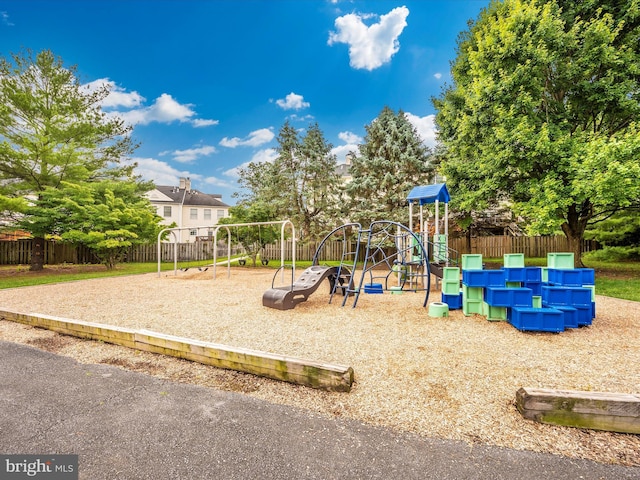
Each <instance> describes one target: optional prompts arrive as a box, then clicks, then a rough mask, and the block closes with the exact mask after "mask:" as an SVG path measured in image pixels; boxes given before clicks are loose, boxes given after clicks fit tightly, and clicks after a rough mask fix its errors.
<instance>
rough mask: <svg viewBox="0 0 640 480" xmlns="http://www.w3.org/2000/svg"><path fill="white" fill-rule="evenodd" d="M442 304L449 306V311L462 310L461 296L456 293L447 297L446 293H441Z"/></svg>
mask: <svg viewBox="0 0 640 480" xmlns="http://www.w3.org/2000/svg"><path fill="white" fill-rule="evenodd" d="M442 303H446V304H447V305H449V310H459V309H460V308H462V294H461V293H458V294H457V295H447V294H446V293H443V294H442Z"/></svg>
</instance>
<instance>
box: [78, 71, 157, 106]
mask: <svg viewBox="0 0 640 480" xmlns="http://www.w3.org/2000/svg"><path fill="white" fill-rule="evenodd" d="M104 86H107V87H108V88H109V95H107V97H106V98H105V99H104V100H103V101H102V107H103V108H118V107H124V108H136V107H139V106H140V105H142V103H143V102H144V101H145V100H146V98H144V97H143V96H142V95H140V94H139V93H138V92H127V91H126V90H125V89H124V88H122V87H119V86H118V85H116V83H115V82H114V81H113V80H109V79H108V78H100V79H98V80H94V81H93V82H89V83H86V84H84V85H83V87H84V88H85V89H87V90H88V91H89V92H95V91H96V90H98V89H100V88H102V87H104Z"/></svg>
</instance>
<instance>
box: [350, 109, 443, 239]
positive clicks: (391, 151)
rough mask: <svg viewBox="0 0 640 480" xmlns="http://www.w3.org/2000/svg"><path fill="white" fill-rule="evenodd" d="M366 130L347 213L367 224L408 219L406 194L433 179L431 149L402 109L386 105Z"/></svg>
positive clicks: (355, 163) (353, 171) (353, 170)
mask: <svg viewBox="0 0 640 480" xmlns="http://www.w3.org/2000/svg"><path fill="white" fill-rule="evenodd" d="M366 131H367V134H366V136H365V139H364V144H362V145H360V146H359V155H356V156H355V158H353V160H352V165H351V170H350V172H351V175H352V177H353V180H352V181H351V182H350V183H349V184H348V185H347V187H346V190H347V195H348V197H349V199H350V200H349V211H348V212H347V214H348V215H349V217H350V220H351V221H356V222H359V223H361V224H363V225H364V226H368V225H369V224H370V223H371V222H373V221H375V220H391V221H397V222H406V221H407V219H408V209H407V195H408V194H409V192H410V191H411V189H412V188H413V187H415V186H416V185H422V184H425V183H429V181H430V180H431V179H432V176H433V170H434V169H433V165H432V162H431V160H432V157H431V152H430V150H429V149H428V148H427V147H426V146H425V145H424V144H423V143H422V140H421V139H420V136H419V135H418V133H417V131H416V129H415V128H414V127H413V125H412V124H411V123H410V122H409V120H408V119H407V117H406V115H405V114H404V112H403V111H402V110H400V111H399V112H398V113H397V114H396V113H394V112H393V110H391V109H390V108H389V107H384V108H383V109H382V111H381V112H380V114H379V115H378V117H377V118H376V119H375V120H374V121H373V122H371V124H369V125H367V126H366Z"/></svg>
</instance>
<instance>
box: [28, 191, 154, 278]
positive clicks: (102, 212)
mask: <svg viewBox="0 0 640 480" xmlns="http://www.w3.org/2000/svg"><path fill="white" fill-rule="evenodd" d="M161 220H162V219H161V218H160V217H159V216H158V215H157V214H156V211H155V208H154V207H152V206H151V204H150V203H149V202H148V201H147V199H146V198H143V197H141V196H140V195H139V193H138V191H137V186H136V185H135V184H133V183H131V182H114V181H102V182H93V183H83V184H73V183H67V182H62V183H61V185H60V186H59V187H58V188H53V187H47V188H45V189H44V190H43V191H42V192H40V195H39V198H38V201H37V202H36V203H35V204H34V205H33V206H32V207H31V208H30V211H29V215H28V216H27V217H25V218H24V220H23V221H22V222H21V225H22V226H23V228H25V229H28V230H36V231H47V232H49V235H51V236H52V237H53V238H58V239H60V240H62V241H67V242H71V243H75V244H82V245H85V246H87V247H88V248H89V249H91V250H92V251H93V252H94V254H95V255H96V256H97V257H98V258H99V259H100V261H101V262H102V263H103V264H104V265H105V266H106V267H107V268H108V269H112V268H114V267H115V266H116V264H117V263H119V262H121V261H122V260H123V258H124V257H125V255H126V253H127V250H129V248H130V247H132V246H133V245H137V244H140V243H149V242H154V241H156V239H157V236H158V233H159V232H160V230H161V229H162V226H161V225H160V221H161Z"/></svg>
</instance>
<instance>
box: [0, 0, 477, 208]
mask: <svg viewBox="0 0 640 480" xmlns="http://www.w3.org/2000/svg"><path fill="white" fill-rule="evenodd" d="M488 3H489V0H449V1H445V0H414V1H411V0H408V1H402V0H398V1H387V0H377V1H358V0H353V1H348V0H345V1H342V0H261V1H259V0H215V1H214V0H180V1H170V0H144V1H142V0H128V1H124V0H110V1H105V0H91V1H88V0H58V1H55V0H40V1H36V0H0V53H1V54H2V55H3V56H8V55H9V54H10V53H14V52H18V51H20V50H21V49H23V48H29V49H31V50H33V51H34V52H38V51H40V50H43V49H50V50H52V51H53V52H54V53H55V54H56V55H57V56H59V57H61V58H62V59H63V61H64V63H65V64H66V65H76V66H77V68H78V75H79V79H80V81H81V82H82V83H83V84H86V85H87V87H88V88H91V86H92V85H96V84H99V83H105V82H107V83H109V84H110V85H111V88H112V93H111V95H110V96H109V97H108V98H107V100H106V101H105V104H104V105H103V108H104V109H105V111H108V112H111V113H112V114H118V115H120V116H122V117H123V118H124V119H125V120H126V121H128V122H130V123H131V124H132V125H133V126H134V130H133V138H134V139H135V140H136V141H138V142H139V143H140V144H141V146H140V147H139V148H138V149H137V150H136V151H135V153H134V156H133V157H134V158H133V160H135V161H136V162H137V163H138V165H139V166H138V173H139V174H141V175H142V176H143V177H144V178H146V179H149V180H154V181H155V182H156V184H159V185H177V183H178V178H179V177H181V176H187V177H190V178H191V181H192V186H193V187H194V188H197V189H199V190H201V191H204V192H207V193H220V194H222V195H223V198H222V199H223V201H225V202H226V203H228V204H234V203H235V202H236V200H235V199H234V198H232V196H231V195H232V193H233V192H235V191H237V190H238V189H239V186H238V183H237V169H238V167H241V166H242V165H243V164H246V163H248V162H250V161H270V160H272V159H273V157H274V155H275V153H274V150H273V148H274V147H275V146H276V145H277V142H276V137H277V135H278V132H279V130H280V128H281V127H282V125H283V124H284V122H285V121H287V120H289V122H290V123H291V124H292V125H293V126H294V127H296V128H300V129H305V128H306V127H308V126H309V124H310V123H313V122H317V123H318V125H319V126H320V129H321V130H322V131H323V132H324V134H325V137H326V139H327V141H328V142H329V143H331V144H332V145H333V146H334V153H335V154H336V155H337V158H338V162H339V163H341V162H343V161H344V157H345V154H346V153H347V152H349V151H350V150H356V149H357V147H356V146H357V144H358V143H359V142H361V141H362V138H363V137H364V135H365V133H366V132H365V125H367V124H369V123H371V121H372V120H373V119H375V118H376V117H377V115H378V114H379V113H380V111H381V110H382V108H383V107H384V106H385V105H386V106H389V107H391V108H392V109H393V110H395V111H397V110H398V109H402V110H403V111H405V112H406V113H407V114H408V115H409V118H410V120H411V121H412V123H413V124H414V125H415V126H416V128H417V130H418V132H419V133H420V135H421V137H422V138H423V140H424V142H425V144H427V145H433V143H434V127H433V114H434V113H435V111H434V108H433V106H432V104H431V101H430V98H431V97H432V96H434V95H435V96H437V95H438V94H439V93H440V92H441V89H442V87H443V85H445V83H446V82H448V81H450V74H449V68H450V62H451V61H452V60H453V59H454V58H455V49H456V38H457V36H458V34H459V33H460V32H461V31H463V30H466V29H467V21H468V20H470V19H475V18H476V17H477V16H478V13H479V12H480V11H481V10H482V9H483V8H484V7H485V6H487V5H488Z"/></svg>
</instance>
